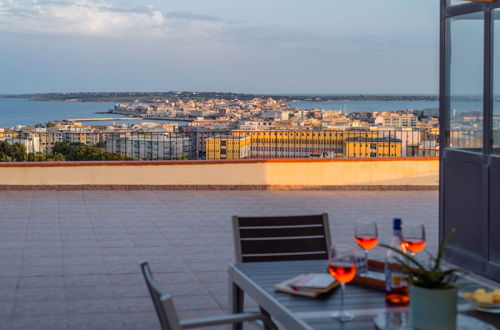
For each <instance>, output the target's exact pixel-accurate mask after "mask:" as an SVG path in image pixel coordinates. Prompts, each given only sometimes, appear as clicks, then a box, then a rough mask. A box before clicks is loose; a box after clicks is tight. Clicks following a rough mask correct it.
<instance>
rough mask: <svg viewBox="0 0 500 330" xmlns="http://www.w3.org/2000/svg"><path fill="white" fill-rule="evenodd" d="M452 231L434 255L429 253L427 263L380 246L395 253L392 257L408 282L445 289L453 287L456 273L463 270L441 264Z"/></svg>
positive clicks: (393, 249) (397, 250)
mask: <svg viewBox="0 0 500 330" xmlns="http://www.w3.org/2000/svg"><path fill="white" fill-rule="evenodd" d="M454 233H455V229H452V230H451V232H450V234H449V235H448V236H447V237H446V238H445V239H444V240H443V241H442V242H441V244H440V245H439V249H438V253H437V255H436V256H434V255H432V254H431V253H429V256H430V260H431V262H429V263H428V264H424V263H422V262H420V261H418V260H417V259H416V258H415V257H414V256H411V255H410V254H407V253H405V252H403V251H401V250H400V249H397V248H394V247H392V246H389V245H386V244H382V245H381V246H383V247H385V248H387V249H390V250H392V251H394V252H395V253H396V255H394V259H395V260H396V261H397V262H398V264H399V265H400V266H401V268H402V269H403V272H404V273H405V274H406V280H407V281H408V283H410V284H412V285H415V286H418V287H422V288H427V289H447V288H451V287H453V285H454V282H455V279H456V275H457V273H459V272H463V270H461V269H458V268H450V269H443V267H442V266H441V263H442V260H443V256H444V253H445V250H446V246H447V245H448V242H449V241H450V240H451V238H452V237H453V235H454Z"/></svg>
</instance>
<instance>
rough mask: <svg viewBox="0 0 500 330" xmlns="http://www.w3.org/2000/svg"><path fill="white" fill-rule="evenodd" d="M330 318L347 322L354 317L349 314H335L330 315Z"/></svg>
mask: <svg viewBox="0 0 500 330" xmlns="http://www.w3.org/2000/svg"><path fill="white" fill-rule="evenodd" d="M332 318H334V319H335V320H337V321H340V322H348V321H352V320H353V319H354V315H353V314H351V313H349V312H335V313H332Z"/></svg>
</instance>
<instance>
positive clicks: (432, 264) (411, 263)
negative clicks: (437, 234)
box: [382, 230, 461, 330]
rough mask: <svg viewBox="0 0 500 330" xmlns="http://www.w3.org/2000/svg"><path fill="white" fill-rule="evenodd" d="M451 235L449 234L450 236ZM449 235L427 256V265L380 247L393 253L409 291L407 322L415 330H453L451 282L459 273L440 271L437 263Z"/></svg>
mask: <svg viewBox="0 0 500 330" xmlns="http://www.w3.org/2000/svg"><path fill="white" fill-rule="evenodd" d="M453 233H454V230H452V232H451V234H453ZM451 237H452V235H448V238H447V239H445V240H443V242H441V244H440V246H439V250H438V253H437V255H436V256H433V255H432V254H429V255H430V261H429V263H423V262H421V261H418V260H417V259H416V258H415V257H414V256H411V255H410V254H407V253H405V252H403V251H401V250H399V249H397V248H393V247H391V246H388V245H382V246H384V247H385V248H388V249H391V250H393V251H394V252H395V256H394V259H395V260H396V261H397V263H398V264H399V265H400V266H401V268H402V270H403V272H404V273H405V277H406V281H407V282H408V284H409V287H410V320H411V325H412V327H413V328H415V329H422V330H448V329H450V330H452V329H455V328H456V317H457V287H456V286H455V279H456V274H457V272H460V271H461V270H459V269H456V268H453V269H444V268H443V267H442V265H441V261H442V259H443V256H444V252H445V249H446V245H447V244H448V241H449V240H450V239H451Z"/></svg>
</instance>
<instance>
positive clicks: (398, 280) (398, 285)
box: [384, 218, 410, 306]
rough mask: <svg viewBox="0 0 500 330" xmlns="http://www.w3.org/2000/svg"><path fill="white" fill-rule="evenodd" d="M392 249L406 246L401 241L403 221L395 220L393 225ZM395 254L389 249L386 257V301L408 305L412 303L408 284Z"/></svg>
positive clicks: (392, 303) (391, 303)
mask: <svg viewBox="0 0 500 330" xmlns="http://www.w3.org/2000/svg"><path fill="white" fill-rule="evenodd" d="M392 233H393V236H392V241H391V247H393V248H395V249H401V250H402V251H403V252H404V246H403V244H402V240H401V219H399V218H395V219H394V220H393V224H392ZM394 254H395V252H394V251H393V250H391V249H387V254H386V257H385V269H384V270H385V301H386V302H387V303H388V304H390V305H398V306H401V305H407V304H408V303H409V301H410V297H409V294H408V284H407V283H406V281H405V280H404V274H403V272H402V271H401V268H400V267H399V266H398V264H397V262H396V260H395V259H394Z"/></svg>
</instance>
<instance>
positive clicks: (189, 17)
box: [168, 11, 227, 22]
mask: <svg viewBox="0 0 500 330" xmlns="http://www.w3.org/2000/svg"><path fill="white" fill-rule="evenodd" d="M168 17H172V18H178V19H184V20H195V21H211V22H227V20H224V19H222V18H220V17H217V16H212V15H200V14H194V13H189V12H185V11H173V12H169V13H168Z"/></svg>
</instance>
